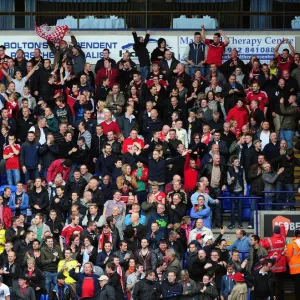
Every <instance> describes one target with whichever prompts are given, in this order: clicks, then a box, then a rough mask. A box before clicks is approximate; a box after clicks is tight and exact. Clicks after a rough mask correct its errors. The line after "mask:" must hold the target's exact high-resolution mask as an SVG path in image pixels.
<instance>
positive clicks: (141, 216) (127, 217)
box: [125, 214, 147, 226]
mask: <svg viewBox="0 0 300 300" xmlns="http://www.w3.org/2000/svg"><path fill="white" fill-rule="evenodd" d="M130 217H131V214H127V215H126V216H125V225H126V226H128V225H131V224H132V222H131V219H130ZM139 221H140V223H141V224H142V225H146V223H147V222H146V221H147V218H146V217H145V216H143V215H140V219H139Z"/></svg>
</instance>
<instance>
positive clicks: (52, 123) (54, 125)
mask: <svg viewBox="0 0 300 300" xmlns="http://www.w3.org/2000/svg"><path fill="white" fill-rule="evenodd" d="M47 125H48V130H49V131H50V132H52V133H57V132H58V121H57V119H56V118H55V117H54V115H52V116H51V117H48V118H47Z"/></svg>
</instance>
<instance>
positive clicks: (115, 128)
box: [100, 121, 120, 135]
mask: <svg viewBox="0 0 300 300" xmlns="http://www.w3.org/2000/svg"><path fill="white" fill-rule="evenodd" d="M100 125H101V126H102V128H103V133H104V134H105V135H106V134H107V133H108V132H109V131H113V132H114V134H117V133H120V128H119V125H118V123H117V122H115V121H111V122H110V123H109V124H107V123H106V122H102V123H100Z"/></svg>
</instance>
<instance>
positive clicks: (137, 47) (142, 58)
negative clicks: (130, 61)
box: [132, 32, 150, 67]
mask: <svg viewBox="0 0 300 300" xmlns="http://www.w3.org/2000/svg"><path fill="white" fill-rule="evenodd" d="M132 36H133V39H134V45H133V49H134V51H135V55H136V56H137V57H138V59H139V63H140V67H146V66H150V59H149V53H148V49H147V44H148V42H149V38H150V35H149V34H146V36H145V39H144V42H143V43H140V41H139V38H138V36H137V34H136V32H132Z"/></svg>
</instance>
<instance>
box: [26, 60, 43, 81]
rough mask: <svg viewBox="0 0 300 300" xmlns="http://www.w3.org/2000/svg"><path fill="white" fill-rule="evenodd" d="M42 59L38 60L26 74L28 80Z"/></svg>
mask: <svg viewBox="0 0 300 300" xmlns="http://www.w3.org/2000/svg"><path fill="white" fill-rule="evenodd" d="M40 62H41V60H39V61H38V63H37V64H36V65H35V66H34V67H33V68H32V70H31V71H30V72H29V73H28V74H27V75H26V80H28V79H29V78H30V77H31V76H32V74H33V73H34V72H35V70H36V69H37V68H38V67H39V65H40Z"/></svg>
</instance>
